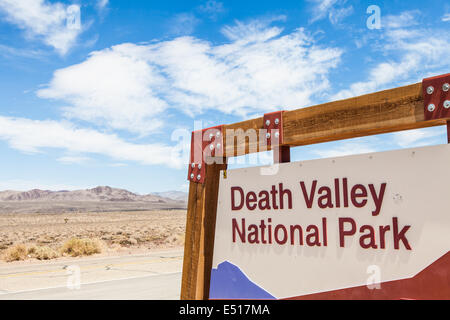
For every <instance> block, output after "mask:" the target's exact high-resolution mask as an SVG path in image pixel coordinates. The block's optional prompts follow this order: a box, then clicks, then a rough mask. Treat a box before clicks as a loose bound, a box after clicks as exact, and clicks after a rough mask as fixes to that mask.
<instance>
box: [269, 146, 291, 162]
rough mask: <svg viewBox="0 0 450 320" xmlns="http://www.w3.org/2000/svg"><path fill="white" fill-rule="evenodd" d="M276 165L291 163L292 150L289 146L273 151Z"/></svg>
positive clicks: (276, 148)
mask: <svg viewBox="0 0 450 320" xmlns="http://www.w3.org/2000/svg"><path fill="white" fill-rule="evenodd" d="M273 160H274V161H273V162H274V163H287V162H291V148H290V147H289V146H280V147H275V148H274V149H273Z"/></svg>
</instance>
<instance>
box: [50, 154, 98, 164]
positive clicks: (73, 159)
mask: <svg viewBox="0 0 450 320" xmlns="http://www.w3.org/2000/svg"><path fill="white" fill-rule="evenodd" d="M89 160H90V158H88V157H80V156H64V157H60V158H58V159H56V161H58V162H61V163H63V164H83V163H86V162H87V161H89Z"/></svg>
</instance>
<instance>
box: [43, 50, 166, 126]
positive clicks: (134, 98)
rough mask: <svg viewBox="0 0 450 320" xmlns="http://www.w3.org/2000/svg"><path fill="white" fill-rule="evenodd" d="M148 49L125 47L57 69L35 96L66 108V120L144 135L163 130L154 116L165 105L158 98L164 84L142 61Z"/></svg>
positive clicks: (162, 79)
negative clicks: (63, 104) (104, 125)
mask: <svg viewBox="0 0 450 320" xmlns="http://www.w3.org/2000/svg"><path fill="white" fill-rule="evenodd" d="M147 49H148V48H147V47H146V46H137V45H133V44H124V45H120V46H116V47H113V48H112V49H106V50H103V51H98V52H93V53H92V54H91V55H90V57H89V58H88V59H87V60H86V61H84V62H83V63H80V64H77V65H73V66H70V67H68V68H65V69H61V70H57V71H56V72H55V73H54V76H53V79H52V81H51V82H50V84H49V86H48V88H45V89H41V90H39V91H38V95H39V96H40V97H43V98H51V99H59V100H63V101H65V102H67V103H69V104H70V106H69V107H66V108H64V110H65V114H66V116H68V117H76V118H79V119H82V120H85V121H91V122H95V123H102V124H106V125H107V126H108V127H111V128H114V129H127V130H129V131H131V132H138V133H143V134H144V133H145V134H148V133H150V132H152V131H155V130H156V129H158V127H159V126H160V125H161V121H160V120H157V119H156V117H155V116H156V115H157V114H159V113H161V112H162V111H164V110H165V109H166V108H167V107H168V105H167V103H166V101H164V100H162V99H160V98H159V97H158V90H159V88H161V87H163V86H165V85H166V81H165V79H164V76H163V75H161V74H160V73H159V71H158V70H155V67H154V66H152V65H151V64H150V63H149V61H148V59H147V58H146V54H147V52H148V50H147Z"/></svg>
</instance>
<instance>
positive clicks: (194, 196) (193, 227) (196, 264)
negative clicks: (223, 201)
mask: <svg viewBox="0 0 450 320" xmlns="http://www.w3.org/2000/svg"><path fill="white" fill-rule="evenodd" d="M223 162H224V163H223V164H212V165H207V166H206V177H205V183H204V184H201V183H196V182H191V183H190V185H189V203H188V210H187V221H186V238H185V245H184V260H183V275H182V283H181V299H182V300H205V299H208V298H209V283H210V277H211V268H212V259H213V250H214V236H215V226H216V213H217V198H218V193H219V180H220V179H219V178H220V172H221V170H226V169H227V164H226V159H224V161H223Z"/></svg>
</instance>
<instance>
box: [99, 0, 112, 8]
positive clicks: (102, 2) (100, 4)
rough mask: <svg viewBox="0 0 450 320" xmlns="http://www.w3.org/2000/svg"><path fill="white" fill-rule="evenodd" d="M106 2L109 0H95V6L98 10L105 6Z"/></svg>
mask: <svg viewBox="0 0 450 320" xmlns="http://www.w3.org/2000/svg"><path fill="white" fill-rule="evenodd" d="M108 3H109V0H97V8H98V9H99V10H103V9H105V8H106V6H107V5H108Z"/></svg>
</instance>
